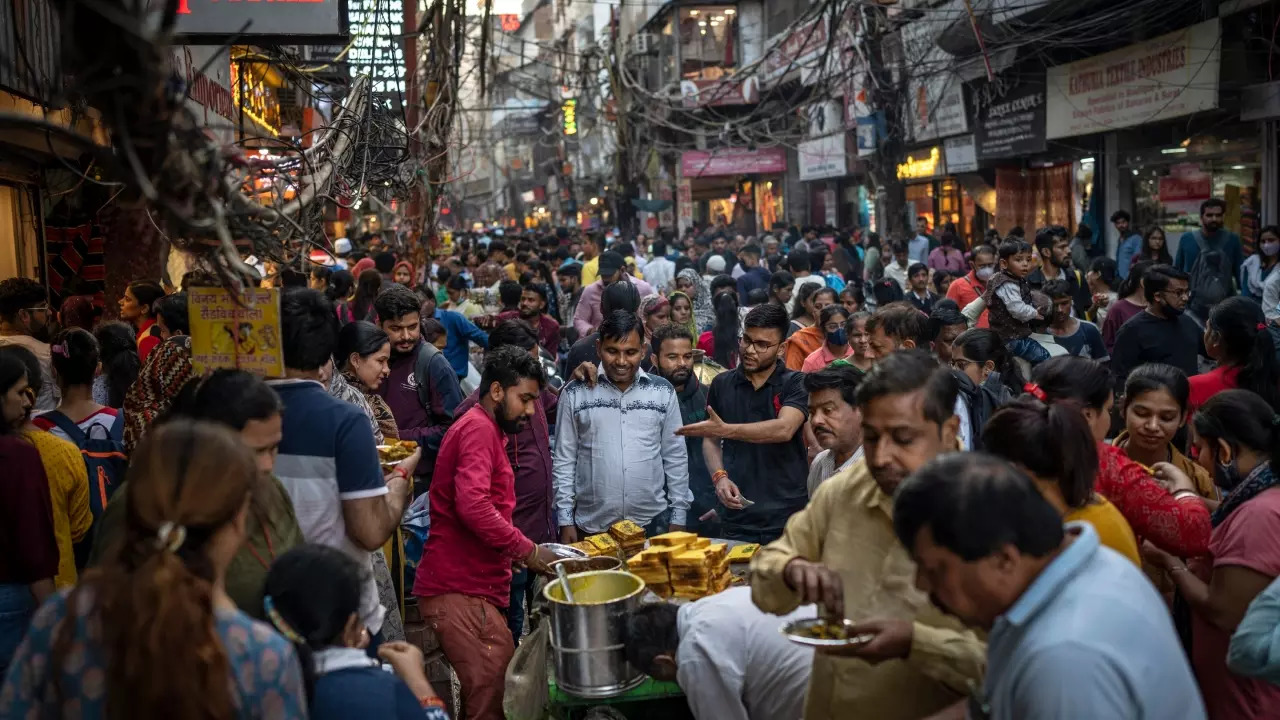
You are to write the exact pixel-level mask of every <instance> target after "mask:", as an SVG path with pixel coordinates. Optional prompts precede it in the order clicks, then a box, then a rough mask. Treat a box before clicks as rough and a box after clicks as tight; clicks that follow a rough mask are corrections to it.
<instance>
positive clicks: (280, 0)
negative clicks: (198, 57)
mask: <svg viewBox="0 0 1280 720" xmlns="http://www.w3.org/2000/svg"><path fill="white" fill-rule="evenodd" d="M344 4H345V3H344V2H343V1H342V0H178V10H177V14H176V17H175V19H174V33H175V34H176V35H177V36H178V39H179V41H180V42H185V43H187V44H221V43H222V42H224V41H225V40H227V39H230V38H232V37H237V38H241V40H240V42H252V41H253V40H254V39H257V38H262V37H282V38H283V37H287V38H288V40H289V42H290V43H291V44H295V45H307V44H311V43H316V42H329V43H332V42H338V41H340V40H342V41H344V42H345V39H344V38H343V36H344V35H346V28H345V27H343V25H344V23H343V19H344V18H343V12H342V8H343V6H344ZM161 5H163V3H159V2H158V0H152V2H151V6H152V7H157V6H161Z"/></svg>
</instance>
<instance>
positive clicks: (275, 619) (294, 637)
mask: <svg viewBox="0 0 1280 720" xmlns="http://www.w3.org/2000/svg"><path fill="white" fill-rule="evenodd" d="M262 609H263V610H265V611H266V613H267V619H268V620H270V621H271V624H272V625H273V626H274V627H275V629H276V630H277V631H278V632H279V633H280V634H281V635H283V636H284V638H285V639H286V640H288V641H289V642H291V643H293V644H294V645H306V644H307V641H306V640H304V639H303V638H302V636H301V635H299V634H298V632H297V631H296V630H294V629H293V626H291V625H289V623H287V622H285V619H284V618H283V617H281V615H280V611H279V610H276V603H275V601H274V600H272V599H271V596H270V595H263V596H262Z"/></svg>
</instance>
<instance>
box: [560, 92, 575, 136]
mask: <svg viewBox="0 0 1280 720" xmlns="http://www.w3.org/2000/svg"><path fill="white" fill-rule="evenodd" d="M560 109H561V110H562V111H563V112H564V134H565V135H577V134H578V101H577V100H575V99H573V98H569V99H568V100H565V101H564V106H563V107H561V108H560Z"/></svg>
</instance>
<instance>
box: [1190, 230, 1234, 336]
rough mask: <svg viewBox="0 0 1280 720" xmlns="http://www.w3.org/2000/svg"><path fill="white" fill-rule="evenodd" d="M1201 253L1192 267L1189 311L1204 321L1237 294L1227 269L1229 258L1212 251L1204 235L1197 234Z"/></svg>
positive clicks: (1218, 251)
mask: <svg viewBox="0 0 1280 720" xmlns="http://www.w3.org/2000/svg"><path fill="white" fill-rule="evenodd" d="M1195 239H1196V245H1197V246H1198V247H1199V248H1200V252H1199V254H1198V255H1196V261H1195V263H1194V264H1192V266H1191V302H1190V304H1189V305H1188V310H1190V311H1191V313H1192V314H1193V315H1195V316H1196V317H1197V318H1199V319H1200V320H1201V321H1204V320H1205V319H1207V318H1208V317H1209V310H1211V309H1212V308H1213V306H1214V305H1217V304H1218V303H1220V302H1222V301H1223V300H1226V299H1227V298H1229V297H1231V296H1232V295H1234V294H1235V291H1234V290H1233V289H1232V279H1231V271H1230V270H1229V269H1227V267H1226V265H1227V257H1226V255H1224V254H1223V253H1222V251H1221V250H1215V249H1210V248H1209V246H1208V243H1206V242H1205V239H1204V233H1202V232H1201V231H1199V230H1197V231H1196V232H1195Z"/></svg>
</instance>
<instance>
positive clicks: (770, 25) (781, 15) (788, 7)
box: [764, 0, 813, 40]
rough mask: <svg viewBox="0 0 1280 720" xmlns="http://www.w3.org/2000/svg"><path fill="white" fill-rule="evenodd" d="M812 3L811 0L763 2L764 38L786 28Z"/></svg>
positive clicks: (766, 38)
mask: <svg viewBox="0 0 1280 720" xmlns="http://www.w3.org/2000/svg"><path fill="white" fill-rule="evenodd" d="M812 4H813V2H812V0H791V1H790V2H771V3H765V19H764V31H765V40H768V39H769V38H771V37H774V36H775V35H777V34H778V33H780V32H782V31H783V30H786V29H787V28H788V27H789V26H790V25H791V23H793V22H795V21H796V20H797V19H799V18H800V16H802V15H804V14H805V12H806V11H807V10H808V9H809V6H810V5H812Z"/></svg>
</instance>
